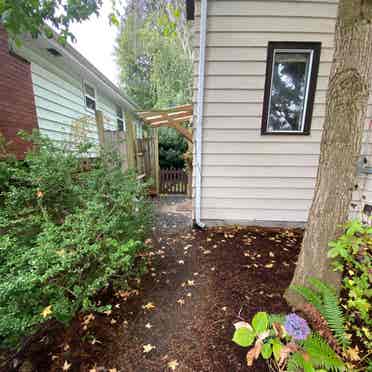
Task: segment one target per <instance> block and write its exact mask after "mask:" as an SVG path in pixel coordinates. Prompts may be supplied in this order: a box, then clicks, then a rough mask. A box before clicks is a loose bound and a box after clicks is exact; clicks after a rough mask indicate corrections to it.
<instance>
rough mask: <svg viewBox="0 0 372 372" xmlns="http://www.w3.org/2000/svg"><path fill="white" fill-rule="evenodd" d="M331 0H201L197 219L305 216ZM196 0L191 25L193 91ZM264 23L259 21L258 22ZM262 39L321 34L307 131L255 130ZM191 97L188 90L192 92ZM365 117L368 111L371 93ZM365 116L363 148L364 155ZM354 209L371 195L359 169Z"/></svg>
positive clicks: (333, 10) (328, 57)
mask: <svg viewBox="0 0 372 372" xmlns="http://www.w3.org/2000/svg"><path fill="white" fill-rule="evenodd" d="M337 4H338V2H337V0H335V1H326V0H324V1H321V0H318V1H312V0H301V1H296V2H293V1H290V0H288V1H284V0H280V1H273V0H271V1H269V0H260V1H253V0H245V1H235V0H229V1H227V0H209V2H208V7H209V10H208V27H209V29H208V34H207V52H206V73H205V74H206V88H205V112H204V120H203V144H202V201H201V218H202V221H203V222H205V223H208V221H216V220H217V221H234V222H239V221H241V222H242V223H243V222H246V221H255V220H256V221H279V222H288V221H293V222H305V221H306V220H307V216H308V210H309V207H310V205H311V200H312V196H313V192H314V185H315V179H316V172H317V164H318V159H319V153H320V140H321V134H322V125H323V122H324V117H325V98H326V94H327V87H328V78H329V73H330V66H331V62H332V58H333V47H334V31H333V30H334V26H335V22H336V17H337ZM199 22H200V1H196V13H195V24H194V29H195V33H196V37H195V44H194V46H195V69H194V97H196V96H197V80H198V75H197V63H198V53H199V50H198V47H199V46H198V41H199V38H198V30H199ZM266 26H267V27H266ZM269 41H302V42H303V41H313V42H321V43H322V50H321V57H320V65H319V75H318V84H317V89H316V94H315V103H314V110H313V119H312V125H311V134H310V135H309V136H286V135H282V136H262V135H261V115H262V105H263V97H264V85H265V69H266V55H267V46H268V42H269ZM194 101H195V98H194ZM368 117H369V118H372V99H371V98H370V100H369V107H368ZM367 128H368V124H367V123H366V132H365V138H364V144H363V150H362V153H363V154H370V155H372V133H371V134H369V135H368V130H367ZM359 186H360V189H361V191H360V192H356V193H355V194H354V203H355V204H356V205H357V208H356V211H358V210H360V209H361V208H362V207H363V203H365V202H368V201H372V177H371V176H362V177H361V178H360V182H359Z"/></svg>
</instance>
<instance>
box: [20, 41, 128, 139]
mask: <svg viewBox="0 0 372 372" xmlns="http://www.w3.org/2000/svg"><path fill="white" fill-rule="evenodd" d="M17 53H19V54H21V55H22V56H24V57H25V58H26V59H27V60H29V61H30V62H31V71H32V82H33V87H34V93H35V103H36V112H37V119H38V123H39V128H40V132H41V133H42V134H44V135H47V136H48V137H49V138H51V139H53V140H56V141H61V142H62V141H63V142H65V141H67V142H69V141H71V142H73V141H74V138H76V136H75V135H74V131H73V130H72V128H73V127H76V126H77V124H76V123H77V121H79V120H80V119H83V118H87V119H88V120H87V121H86V123H87V124H86V135H87V139H88V140H89V141H90V142H92V143H94V144H97V143H98V132H97V127H96V124H95V117H94V113H92V112H91V111H89V110H88V109H87V108H86V106H85V98H84V97H85V96H84V89H83V81H84V79H83V77H81V76H79V75H78V74H75V73H74V72H73V69H71V71H70V72H69V73H68V72H67V71H65V70H66V68H68V67H69V66H66V65H64V62H63V61H59V60H58V58H60V57H52V56H51V57H49V56H48V55H47V54H46V53H47V52H44V51H39V50H38V51H35V50H32V49H31V48H26V47H25V46H24V47H22V48H21V49H20V50H18V51H17ZM87 83H88V84H89V83H90V82H89V81H87ZM93 86H94V85H93ZM94 87H95V89H96V104H97V109H98V110H102V111H103V113H104V117H105V129H112V130H115V129H116V106H115V103H114V102H112V101H110V99H109V98H107V97H105V96H104V95H102V93H101V91H100V89H99V87H97V86H94ZM123 110H124V109H123Z"/></svg>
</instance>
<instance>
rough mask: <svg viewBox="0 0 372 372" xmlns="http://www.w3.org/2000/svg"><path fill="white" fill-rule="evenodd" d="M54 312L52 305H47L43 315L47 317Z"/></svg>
mask: <svg viewBox="0 0 372 372" xmlns="http://www.w3.org/2000/svg"><path fill="white" fill-rule="evenodd" d="M51 314H53V311H52V305H49V306H47V307H46V308H45V309H44V310H43V311H42V312H41V315H42V316H43V318H47V317H48V316H49V315H51Z"/></svg>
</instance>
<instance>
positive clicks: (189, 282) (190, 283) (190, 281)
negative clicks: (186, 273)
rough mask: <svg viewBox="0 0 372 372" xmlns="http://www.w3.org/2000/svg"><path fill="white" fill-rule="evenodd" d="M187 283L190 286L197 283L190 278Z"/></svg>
mask: <svg viewBox="0 0 372 372" xmlns="http://www.w3.org/2000/svg"><path fill="white" fill-rule="evenodd" d="M187 285H188V286H190V287H192V286H194V285H195V282H194V280H188V281H187Z"/></svg>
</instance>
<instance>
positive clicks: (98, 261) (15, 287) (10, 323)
mask: <svg viewBox="0 0 372 372" xmlns="http://www.w3.org/2000/svg"><path fill="white" fill-rule="evenodd" d="M33 140H34V142H36V143H37V146H35V149H34V150H33V151H31V152H29V153H28V154H27V157H26V159H25V161H24V162H15V161H14V160H11V159H9V160H4V162H2V163H1V166H2V167H4V166H5V168H6V169H7V174H6V176H5V177H3V178H2V179H1V183H0V231H1V237H0V313H1V317H0V334H1V338H0V344H1V345H2V346H15V345H17V344H18V343H19V341H20V339H21V338H22V337H25V336H28V335H30V334H32V333H33V332H37V330H38V329H39V327H40V326H41V325H42V324H43V323H45V322H46V321H49V320H51V319H55V320H57V321H59V322H64V323H65V322H68V321H69V320H71V318H72V317H73V316H74V315H75V314H76V312H78V311H80V310H83V311H87V310H100V308H99V307H98V306H97V305H96V303H95V301H94V296H95V295H96V294H97V293H98V292H99V291H100V290H101V289H102V288H104V287H106V286H107V285H108V284H109V283H112V284H113V285H114V286H116V287H125V286H127V280H128V279H129V278H130V277H131V276H137V275H138V274H140V273H141V271H142V270H143V268H144V267H143V265H142V264H141V261H140V259H139V258H138V254H139V253H140V251H141V250H143V249H144V244H143V241H144V239H145V237H146V234H147V232H148V228H149V224H150V217H151V210H150V206H149V204H148V202H147V200H146V198H145V195H146V192H145V191H146V185H144V184H141V183H139V182H138V181H137V180H136V177H135V175H134V174H130V173H128V174H123V173H122V172H121V170H120V165H119V163H116V162H115V159H110V167H109V168H108V167H104V166H103V165H102V163H103V162H101V161H100V160H97V161H95V162H93V161H92V162H91V167H90V169H89V170H88V171H84V172H83V171H82V166H81V164H82V162H81V157H82V156H83V155H84V154H86V151H87V148H83V147H82V148H80V150H79V151H78V152H75V153H73V152H70V151H66V149H65V148H62V147H57V146H55V145H53V143H51V142H49V141H48V140H45V139H41V138H38V137H33Z"/></svg>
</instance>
